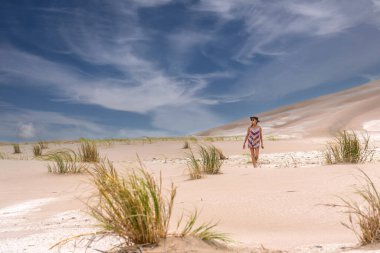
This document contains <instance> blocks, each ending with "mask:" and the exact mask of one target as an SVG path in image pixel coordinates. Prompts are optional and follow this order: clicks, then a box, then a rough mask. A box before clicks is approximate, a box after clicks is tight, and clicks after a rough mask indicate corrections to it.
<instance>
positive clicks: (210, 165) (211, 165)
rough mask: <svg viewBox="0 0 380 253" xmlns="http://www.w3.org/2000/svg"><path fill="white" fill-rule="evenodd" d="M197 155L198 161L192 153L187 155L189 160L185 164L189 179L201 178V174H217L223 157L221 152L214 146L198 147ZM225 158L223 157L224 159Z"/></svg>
mask: <svg viewBox="0 0 380 253" xmlns="http://www.w3.org/2000/svg"><path fill="white" fill-rule="evenodd" d="M198 155H199V156H200V159H196V157H195V155H194V153H193V151H192V150H191V149H190V152H189V153H188V154H187V158H188V159H189V161H188V163H187V168H188V172H189V175H190V179H199V178H202V177H203V174H212V175H214V174H219V173H220V168H221V166H222V164H223V159H222V157H224V155H223V153H222V152H221V150H219V149H217V148H216V147H215V146H212V145H210V146H201V145H200V146H199V148H198ZM224 158H225V157H224Z"/></svg>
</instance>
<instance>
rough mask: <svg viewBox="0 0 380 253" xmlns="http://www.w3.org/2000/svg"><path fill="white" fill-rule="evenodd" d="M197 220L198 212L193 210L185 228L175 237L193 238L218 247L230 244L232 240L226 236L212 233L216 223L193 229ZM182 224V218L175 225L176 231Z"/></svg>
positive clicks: (204, 224)
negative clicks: (221, 244) (222, 244)
mask: <svg viewBox="0 0 380 253" xmlns="http://www.w3.org/2000/svg"><path fill="white" fill-rule="evenodd" d="M197 220H198V211H197V210H195V211H194V213H192V214H191V215H190V216H189V218H188V220H187V222H186V224H185V226H183V228H182V230H181V231H180V232H178V233H177V234H176V236H179V237H184V236H194V237H197V238H199V239H201V240H203V241H205V242H208V243H211V244H215V245H218V244H220V243H230V242H232V240H231V239H230V238H229V237H228V234H225V233H220V232H216V231H214V228H215V227H216V226H217V225H218V223H217V222H216V223H212V222H210V223H203V224H201V225H199V226H198V227H194V226H195V224H196V221H197ZM181 222H182V217H181V219H180V220H179V222H178V224H177V230H178V229H179V227H180V224H181Z"/></svg>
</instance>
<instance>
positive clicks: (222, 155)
mask: <svg viewBox="0 0 380 253" xmlns="http://www.w3.org/2000/svg"><path fill="white" fill-rule="evenodd" d="M216 151H217V152H218V154H219V159H220V160H227V157H226V156H225V155H224V154H223V151H222V150H221V149H219V148H217V149H216Z"/></svg>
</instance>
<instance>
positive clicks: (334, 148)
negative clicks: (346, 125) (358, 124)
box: [325, 131, 374, 164]
mask: <svg viewBox="0 0 380 253" xmlns="http://www.w3.org/2000/svg"><path fill="white" fill-rule="evenodd" d="M362 138H363V143H361V141H360V138H359V137H358V135H357V134H356V133H355V132H353V131H352V132H351V133H348V132H347V131H342V132H339V133H338V135H337V136H336V137H335V140H334V141H333V142H330V143H328V144H327V150H326V151H325V160H326V163H327V164H336V163H364V162H366V161H367V160H371V159H372V158H373V154H374V152H373V151H372V150H370V149H369V139H370V137H369V136H368V135H363V136H362Z"/></svg>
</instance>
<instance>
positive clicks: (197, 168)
mask: <svg viewBox="0 0 380 253" xmlns="http://www.w3.org/2000/svg"><path fill="white" fill-rule="evenodd" d="M187 159H188V162H187V170H188V174H189V176H190V179H192V180H194V179H200V178H202V177H203V172H202V166H201V164H200V163H199V161H198V160H197V159H196V157H195V155H194V153H193V151H192V150H191V149H190V151H189V152H188V153H187Z"/></svg>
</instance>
